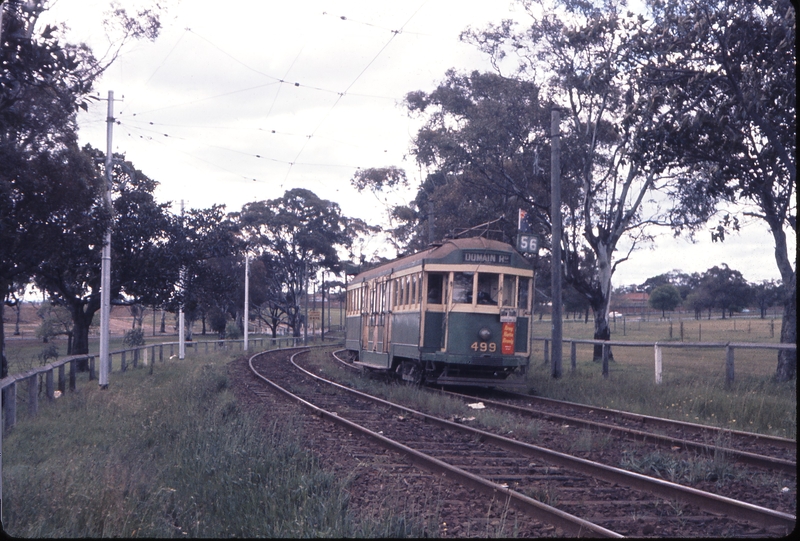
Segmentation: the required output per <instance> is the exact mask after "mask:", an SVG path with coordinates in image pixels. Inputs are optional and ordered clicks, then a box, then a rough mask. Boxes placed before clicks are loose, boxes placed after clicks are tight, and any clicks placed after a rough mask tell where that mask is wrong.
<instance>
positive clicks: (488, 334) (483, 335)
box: [478, 327, 492, 342]
mask: <svg viewBox="0 0 800 541" xmlns="http://www.w3.org/2000/svg"><path fill="white" fill-rule="evenodd" d="M478 336H479V337H480V339H481V340H483V341H484V342H488V341H489V340H491V339H492V330H491V329H489V328H488V327H484V328H482V329H481V330H480V331H478Z"/></svg>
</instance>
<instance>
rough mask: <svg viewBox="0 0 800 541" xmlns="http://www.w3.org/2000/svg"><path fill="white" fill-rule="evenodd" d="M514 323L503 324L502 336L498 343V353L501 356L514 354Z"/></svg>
mask: <svg viewBox="0 0 800 541" xmlns="http://www.w3.org/2000/svg"><path fill="white" fill-rule="evenodd" d="M515 332H516V323H503V334H502V338H501V341H500V351H501V352H502V354H503V355H513V354H514V333H515Z"/></svg>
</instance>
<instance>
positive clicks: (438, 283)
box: [428, 272, 444, 304]
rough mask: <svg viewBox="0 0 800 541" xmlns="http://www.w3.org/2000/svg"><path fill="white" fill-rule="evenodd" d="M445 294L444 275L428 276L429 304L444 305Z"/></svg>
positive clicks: (431, 274) (432, 274)
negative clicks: (443, 297)
mask: <svg viewBox="0 0 800 541" xmlns="http://www.w3.org/2000/svg"><path fill="white" fill-rule="evenodd" d="M443 292H444V275H443V274H440V273H433V272H432V273H430V274H428V304H442V303H443V301H442V293H443Z"/></svg>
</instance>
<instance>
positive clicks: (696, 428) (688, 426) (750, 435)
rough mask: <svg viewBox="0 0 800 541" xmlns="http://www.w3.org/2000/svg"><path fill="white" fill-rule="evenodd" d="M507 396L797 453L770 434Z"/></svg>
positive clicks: (791, 442) (789, 442) (793, 444)
mask: <svg viewBox="0 0 800 541" xmlns="http://www.w3.org/2000/svg"><path fill="white" fill-rule="evenodd" d="M503 392H505V393H506V394H508V395H510V396H511V397H513V398H519V399H524V400H528V401H530V402H532V403H533V402H539V403H541V404H545V405H553V406H566V407H571V408H573V409H577V410H584V411H594V412H598V413H606V414H609V415H616V416H619V417H622V418H624V419H630V420H633V421H639V422H641V423H642V424H648V425H654V426H662V427H674V426H677V427H680V428H682V429H685V430H689V431H692V432H695V433H700V432H704V431H705V432H708V431H718V432H720V433H725V434H731V435H732V436H736V437H737V438H741V439H751V440H754V441H762V442H765V443H769V444H770V445H774V446H776V447H781V448H783V449H789V450H794V451H797V440H792V439H789V438H781V437H780V436H770V435H768V434H756V433H754V432H745V431H744V430H731V429H727V428H720V427H715V426H706V425H701V424H697V423H690V422H687V421H681V420H678V419H665V418H662V417H653V416H650V415H642V414H641V413H631V412H628V411H622V410H615V409H611V408H604V407H599V406H589V405H586V404H578V403H576V402H565V401H563V400H556V399H553V398H544V397H541V396H531V395H526V394H520V393H514V392H510V391H503Z"/></svg>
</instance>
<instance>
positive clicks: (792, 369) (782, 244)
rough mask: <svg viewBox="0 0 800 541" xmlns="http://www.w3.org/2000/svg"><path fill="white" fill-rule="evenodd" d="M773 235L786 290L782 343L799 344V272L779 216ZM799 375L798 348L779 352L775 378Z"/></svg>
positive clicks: (788, 377)
mask: <svg viewBox="0 0 800 541" xmlns="http://www.w3.org/2000/svg"><path fill="white" fill-rule="evenodd" d="M769 218H770V217H769V216H767V223H769V225H770V230H771V232H772V237H773V238H774V239H775V262H776V263H777V264H778V270H779V271H780V273H781V281H782V282H783V287H784V288H785V291H786V297H785V298H784V299H783V322H782V323H781V343H782V344H797V272H796V270H795V269H794V268H792V263H791V260H790V259H789V251H788V247H787V244H786V234H785V233H784V231H783V228H782V227H781V226H782V225H783V224H782V223H779V222H778V220H777V218H775V219H772V220H770V219H769ZM796 376H797V350H794V351H789V350H786V351H784V350H781V351H779V352H778V368H777V370H776V371H775V379H776V380H778V381H789V380H790V379H794V378H795V377H796Z"/></svg>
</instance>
